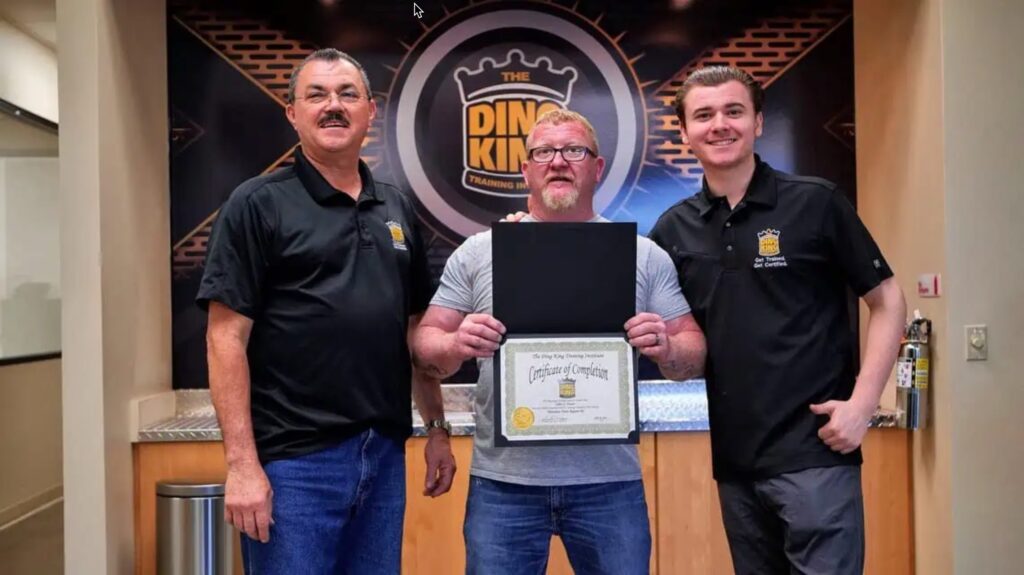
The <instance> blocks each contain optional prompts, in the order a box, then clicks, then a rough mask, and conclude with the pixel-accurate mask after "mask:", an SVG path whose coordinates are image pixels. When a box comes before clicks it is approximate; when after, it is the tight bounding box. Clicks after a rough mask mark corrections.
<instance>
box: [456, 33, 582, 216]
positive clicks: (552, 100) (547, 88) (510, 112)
mask: <svg viewBox="0 0 1024 575" xmlns="http://www.w3.org/2000/svg"><path fill="white" fill-rule="evenodd" d="M578 76H579V73H578V72H577V71H576V69H575V68H573V67H572V66H566V67H564V68H561V69H558V68H555V66H554V64H553V63H552V61H551V59H550V58H548V57H546V56H541V57H538V58H535V59H534V60H532V61H530V60H528V59H527V58H526V54H525V53H524V52H523V51H522V50H520V49H518V48H516V49H512V50H509V51H508V53H507V54H506V55H505V60H504V61H503V62H498V61H497V60H495V59H494V58H491V57H484V58H482V59H481V60H480V62H479V64H478V66H477V68H475V69H470V68H466V67H462V68H458V69H456V70H455V82H456V83H457V84H458V86H459V95H460V96H461V98H462V108H463V109H462V112H463V113H462V136H463V168H464V169H463V175H462V184H463V185H464V186H465V187H466V189H468V190H473V191H476V192H479V193H481V194H487V195H491V196H504V197H523V196H526V195H528V194H529V190H528V189H527V188H526V184H525V183H524V182H523V180H522V175H521V173H520V166H521V165H522V163H523V162H524V161H525V160H526V134H527V133H529V131H530V129H531V128H533V124H534V122H536V120H537V117H539V116H540V115H541V114H543V113H545V112H547V111H549V110H552V109H557V108H565V107H566V106H568V105H569V101H570V100H571V99H572V86H573V83H575V82H576V79H577V77H578Z"/></svg>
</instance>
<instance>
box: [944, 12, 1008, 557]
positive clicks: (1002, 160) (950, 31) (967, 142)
mask: <svg viewBox="0 0 1024 575" xmlns="http://www.w3.org/2000/svg"><path fill="white" fill-rule="evenodd" d="M942 7H943V8H942V40H943V41H942V56H943V72H944V74H943V95H944V98H945V106H944V108H945V113H944V116H945V117H944V126H943V132H942V133H943V136H944V139H945V146H946V151H945V157H944V174H945V195H946V205H947V210H946V237H945V240H946V241H945V249H946V254H947V263H948V274H947V281H946V286H947V287H948V294H949V296H948V297H949V325H950V330H949V332H948V334H946V338H945V340H946V345H947V346H948V349H949V359H948V363H949V382H948V385H951V386H952V388H953V406H954V408H953V460H954V465H953V482H952V485H953V496H952V511H953V533H954V549H953V555H954V566H955V572H957V573H986V574H1002V573H1006V574H1010V573H1020V572H1021V565H1024V495H1022V493H1021V486H1022V485H1024V480H1022V478H1024V425H1022V424H1021V422H1022V419H1024V377H1022V376H1021V373H1022V371H1021V365H1018V364H1017V362H1018V361H1020V360H1021V359H1022V357H1024V354H1022V351H1024V302H1022V301H1021V296H1022V295H1024V252H1022V245H1024V244H1022V242H1021V230H1020V227H1021V216H1024V189H1022V182H1024V161H1022V160H1021V154H1020V150H1021V148H1022V147H1024V64H1022V63H1021V61H1020V58H1021V54H1024V34H1022V33H1021V30H1024V3H1022V2H1019V1H1015V0H944V2H943V4H942ZM975 323H980V324H986V325H988V333H989V346H990V349H989V359H988V361H986V362H967V361H965V359H964V354H965V352H964V345H965V338H964V327H963V326H964V325H966V324H975Z"/></svg>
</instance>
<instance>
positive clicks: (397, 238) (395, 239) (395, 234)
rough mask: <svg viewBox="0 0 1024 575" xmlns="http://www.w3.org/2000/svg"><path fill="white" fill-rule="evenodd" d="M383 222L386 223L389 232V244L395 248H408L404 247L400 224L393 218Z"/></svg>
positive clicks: (403, 235)
mask: <svg viewBox="0 0 1024 575" xmlns="http://www.w3.org/2000/svg"><path fill="white" fill-rule="evenodd" d="M384 223H385V224H387V226H388V230H389V231H390V232H391V245H393V246H394V247H395V249H396V250H405V249H408V248H406V247H405V232H404V231H402V224H400V223H398V222H396V221H394V220H388V221H386V222H384Z"/></svg>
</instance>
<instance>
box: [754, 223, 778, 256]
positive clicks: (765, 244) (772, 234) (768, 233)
mask: <svg viewBox="0 0 1024 575" xmlns="http://www.w3.org/2000/svg"><path fill="white" fill-rule="evenodd" d="M780 235H782V232H780V231H779V230H773V229H771V228H768V229H766V230H764V231H760V232H757V254H758V255H760V256H765V257H767V256H777V255H779V253H780V252H781V251H782V250H781V249H779V236H780Z"/></svg>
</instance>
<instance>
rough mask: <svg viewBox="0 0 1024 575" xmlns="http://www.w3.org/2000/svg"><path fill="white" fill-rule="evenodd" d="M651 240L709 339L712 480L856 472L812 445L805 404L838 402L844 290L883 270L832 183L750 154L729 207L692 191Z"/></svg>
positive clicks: (864, 284) (853, 460) (845, 354)
mask: <svg viewBox="0 0 1024 575" xmlns="http://www.w3.org/2000/svg"><path fill="white" fill-rule="evenodd" d="M651 239H653V240H654V241H655V242H657V243H658V245H660V246H662V247H663V248H665V250H666V251H667V252H668V253H669V254H670V255H671V256H672V258H673V260H674V261H675V264H676V266H677V268H678V269H679V283H680V285H681V286H682V288H683V294H684V295H685V296H686V300H687V301H688V302H689V303H690V306H691V307H692V308H693V315H694V317H695V318H696V320H697V323H698V324H700V327H701V328H702V329H703V330H704V333H705V335H706V337H707V342H708V361H707V367H706V375H705V377H706V380H707V386H708V409H709V415H710V425H711V447H712V459H713V468H714V475H715V478H716V479H718V480H720V481H729V480H737V479H758V478H765V477H772V476H775V475H778V474H780V473H786V472H790V471H798V470H801V469H807V468H811V467H828V466H834V465H856V464H860V462H861V453H860V450H857V451H855V452H853V453H850V454H849V455H841V454H839V453H836V452H834V451H832V450H831V449H829V447H828V446H827V445H825V444H824V442H822V441H821V439H820V438H818V435H817V434H818V429H819V428H820V427H821V426H822V425H824V424H825V423H826V422H827V421H828V418H827V416H816V415H814V414H813V413H811V411H810V409H809V408H808V406H809V405H810V404H812V403H821V402H824V401H827V400H829V399H843V400H845V399H848V398H849V397H850V395H851V393H852V391H853V385H854V379H855V377H856V371H855V370H856V363H855V357H856V356H855V351H856V350H855V347H854V346H856V345H857V343H858V342H856V341H855V340H854V337H853V336H852V334H851V330H850V317H849V311H848V306H847V302H848V287H849V288H852V289H853V291H854V292H855V293H856V294H857V295H858V296H862V295H864V294H865V293H867V292H868V291H870V290H871V289H872V288H874V287H875V286H877V285H878V284H879V283H880V282H881V281H882V280H884V279H885V278H888V277H890V276H892V271H891V270H890V269H889V266H888V264H887V263H886V262H885V260H884V259H883V258H882V254H881V252H880V251H879V249H878V246H877V245H876V244H875V242H874V240H872V239H871V235H870V234H869V233H868V231H867V229H866V228H865V227H864V224H863V223H861V221H860V219H859V218H858V217H857V214H856V212H855V211H854V209H853V207H852V206H851V205H850V203H849V202H848V201H847V200H846V198H845V197H844V196H843V194H842V192H841V191H840V190H838V189H837V188H836V186H835V185H834V184H832V183H830V182H827V181H825V180H821V179H817V178H808V177H799V176H792V175H789V174H784V173H782V172H777V171H775V170H773V169H772V168H771V167H770V166H768V164H766V163H764V162H762V161H761V160H760V158H757V167H756V169H755V172H754V177H753V179H752V180H751V182H750V186H749V187H748V189H747V193H746V195H745V196H744V198H743V199H742V200H741V201H740V202H739V203H738V204H737V205H736V207H735V208H734V209H731V210H730V208H729V204H728V202H727V201H726V200H725V198H722V197H714V196H712V195H711V194H710V192H709V190H708V189H707V182H706V181H705V183H704V187H703V190H702V191H701V192H700V193H698V194H696V195H694V196H693V197H690V198H688V199H686V200H683V201H682V202H679V203H678V204H676V205H675V206H673V207H672V208H670V209H669V210H668V211H666V212H665V213H664V214H663V215H662V216H661V218H660V219H659V220H658V222H657V224H655V226H654V229H653V230H652V231H651Z"/></svg>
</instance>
